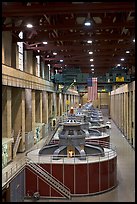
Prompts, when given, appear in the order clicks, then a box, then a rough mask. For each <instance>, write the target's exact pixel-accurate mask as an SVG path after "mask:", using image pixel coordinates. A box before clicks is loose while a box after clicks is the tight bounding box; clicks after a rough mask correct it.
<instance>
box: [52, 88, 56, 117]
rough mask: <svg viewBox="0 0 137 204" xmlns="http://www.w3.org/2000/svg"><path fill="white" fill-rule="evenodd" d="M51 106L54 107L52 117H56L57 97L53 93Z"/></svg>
mask: <svg viewBox="0 0 137 204" xmlns="http://www.w3.org/2000/svg"><path fill="white" fill-rule="evenodd" d="M53 102H54V103H53V106H54V115H55V117H57V96H56V93H55V92H53Z"/></svg>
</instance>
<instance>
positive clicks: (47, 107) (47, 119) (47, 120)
mask: <svg viewBox="0 0 137 204" xmlns="http://www.w3.org/2000/svg"><path fill="white" fill-rule="evenodd" d="M45 94H46V101H45V103H46V104H45V106H46V122H47V124H48V123H49V117H48V109H49V103H48V92H45Z"/></svg>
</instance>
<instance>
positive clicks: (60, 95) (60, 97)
mask: <svg viewBox="0 0 137 204" xmlns="http://www.w3.org/2000/svg"><path fill="white" fill-rule="evenodd" d="M59 103H60V106H59V107H60V116H61V115H62V113H63V101H62V93H59Z"/></svg>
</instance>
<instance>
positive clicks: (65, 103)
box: [64, 94, 67, 112]
mask: <svg viewBox="0 0 137 204" xmlns="http://www.w3.org/2000/svg"><path fill="white" fill-rule="evenodd" d="M64 112H67V95H66V94H65V95H64Z"/></svg>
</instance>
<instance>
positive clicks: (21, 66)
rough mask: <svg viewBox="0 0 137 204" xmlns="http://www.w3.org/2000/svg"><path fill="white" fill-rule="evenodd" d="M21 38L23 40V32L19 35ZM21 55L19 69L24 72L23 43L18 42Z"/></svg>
mask: <svg viewBox="0 0 137 204" xmlns="http://www.w3.org/2000/svg"><path fill="white" fill-rule="evenodd" d="M19 38H20V39H23V32H22V31H21V32H20V33H19ZM17 45H18V53H19V69H20V70H22V71H23V42H17Z"/></svg>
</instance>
